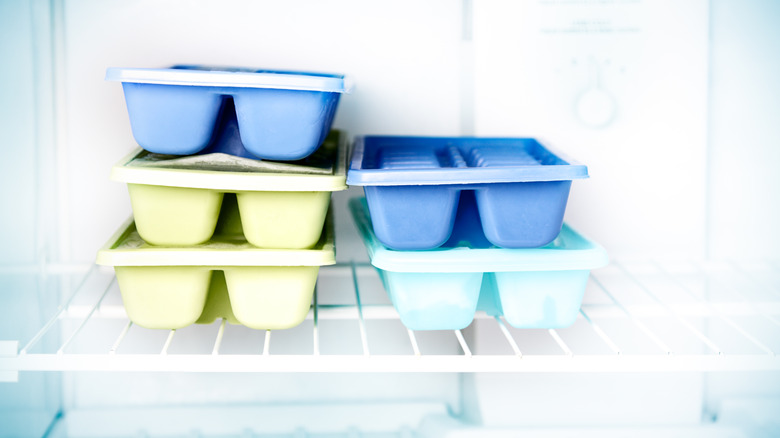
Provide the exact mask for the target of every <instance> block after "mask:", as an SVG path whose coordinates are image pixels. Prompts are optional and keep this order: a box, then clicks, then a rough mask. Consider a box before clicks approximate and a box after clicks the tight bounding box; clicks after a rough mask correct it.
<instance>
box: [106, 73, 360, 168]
mask: <svg viewBox="0 0 780 438" xmlns="http://www.w3.org/2000/svg"><path fill="white" fill-rule="evenodd" d="M106 80H108V81H119V82H122V86H123V89H124V93H125V101H126V103H127V111H128V114H129V116H130V125H131V127H132V130H133V136H134V137H135V139H136V141H137V142H138V144H139V145H140V146H141V147H143V148H144V149H146V150H148V151H150V152H155V153H160V154H169V155H192V154H196V153H200V152H202V151H204V150H206V149H207V148H208V149H209V150H208V152H226V153H231V154H234V155H240V156H245V157H252V158H262V159H271V160H299V159H302V158H305V157H307V156H308V155H310V154H311V153H312V152H314V151H315V150H316V149H317V147H319V145H320V144H321V143H322V141H323V140H324V139H325V136H326V135H327V133H328V131H329V130H330V127H331V125H332V123H333V118H334V116H335V114H336V107H337V106H338V102H339V97H340V95H341V93H348V92H349V91H350V89H351V86H350V85H349V81H348V80H347V79H346V78H345V77H344V76H343V75H335V74H327V73H304V72H291V71H273V70H252V69H245V68H234V67H204V66H189V65H187V66H174V67H172V68H167V69H143V68H109V69H108V70H107V71H106ZM224 132H234V133H235V136H236V137H239V134H240V138H239V144H240V145H241V147H240V148H236V147H232V148H229V149H225V147H224V146H225V142H223V141H220V137H221V135H220V134H221V133H224Z"/></svg>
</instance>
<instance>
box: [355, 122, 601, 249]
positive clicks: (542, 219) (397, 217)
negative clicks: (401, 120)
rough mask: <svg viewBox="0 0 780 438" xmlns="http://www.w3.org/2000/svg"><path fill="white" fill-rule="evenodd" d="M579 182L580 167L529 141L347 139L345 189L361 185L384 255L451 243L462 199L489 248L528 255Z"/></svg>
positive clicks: (557, 227) (553, 230)
mask: <svg viewBox="0 0 780 438" xmlns="http://www.w3.org/2000/svg"><path fill="white" fill-rule="evenodd" d="M587 177H588V169H587V167H586V166H584V165H582V164H580V163H578V162H576V161H574V160H572V159H569V158H566V157H565V156H564V155H563V154H561V153H558V152H553V151H552V150H551V149H550V148H548V147H545V146H542V145H541V144H540V143H539V142H538V141H537V140H535V139H532V138H469V137H455V138H439V137H378V136H367V137H358V138H357V139H356V140H355V146H354V150H353V154H352V161H351V164H350V168H349V173H348V174H347V184H348V185H357V186H363V190H364V192H365V194H366V198H367V199H368V207H369V209H370V211H371V217H372V220H373V227H374V231H375V232H376V235H377V237H378V238H379V240H380V241H381V242H382V243H384V244H385V245H387V246H388V247H390V248H393V249H398V250H423V249H432V248H437V247H439V246H441V245H448V244H450V243H452V242H448V240H452V233H453V229H454V227H455V226H456V223H457V221H458V219H457V215H456V212H457V211H458V210H459V207H458V205H459V204H460V203H463V202H464V198H467V197H468V198H469V199H470V197H473V198H475V200H476V202H470V201H469V205H470V206H473V208H475V209H476V210H477V211H478V215H477V219H476V223H474V224H473V225H474V226H479V227H481V228H482V230H483V232H484V235H485V237H486V238H487V240H488V241H489V242H490V243H492V244H493V245H496V246H500V247H505V248H534V247H539V246H543V245H546V244H548V243H550V242H551V241H552V240H553V239H555V237H556V236H557V235H558V233H559V232H560V231H561V226H562V224H563V215H564V212H565V210H566V203H567V201H568V197H569V189H570V187H571V182H572V180H574V179H580V178H587ZM454 243H457V241H456V242H454Z"/></svg>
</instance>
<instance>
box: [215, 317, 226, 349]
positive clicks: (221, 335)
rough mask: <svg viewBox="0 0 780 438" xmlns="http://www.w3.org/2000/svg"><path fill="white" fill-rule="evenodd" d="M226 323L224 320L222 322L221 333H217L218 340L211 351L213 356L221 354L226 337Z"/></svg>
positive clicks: (220, 325) (220, 324)
mask: <svg viewBox="0 0 780 438" xmlns="http://www.w3.org/2000/svg"><path fill="white" fill-rule="evenodd" d="M225 323H227V320H225V318H222V322H220V323H219V331H217V339H216V340H215V341H214V348H213V349H212V350H211V354H214V355H217V354H219V346H220V344H222V337H223V336H224V335H225Z"/></svg>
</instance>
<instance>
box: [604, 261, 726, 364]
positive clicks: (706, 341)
mask: <svg viewBox="0 0 780 438" xmlns="http://www.w3.org/2000/svg"><path fill="white" fill-rule="evenodd" d="M614 265H615V266H616V267H617V268H618V269H620V270H621V271H622V272H623V273H624V274H625V275H626V277H628V278H629V279H631V281H632V282H633V283H634V284H636V285H637V286H639V289H641V290H642V292H644V293H645V294H646V295H647V296H649V297H650V298H652V299H653V301H655V302H656V303H658V304H660V305H661V306H663V307H664V308H665V309H666V310H667V311H668V312H669V314H670V315H672V316H674V318H675V319H676V320H677V321H678V322H680V324H682V325H684V326H685V327H686V328H687V329H688V330H690V331H691V332H692V333H693V334H694V336H696V337H697V338H699V340H701V341H702V342H703V343H704V345H706V346H707V347H709V348H710V349H711V350H712V351H713V352H714V353H716V354H723V351H722V350H721V348H720V347H718V345H717V344H715V342H713V341H712V339H710V338H709V337H707V336H706V335H705V334H704V333H702V332H701V330H699V329H697V328H696V326H694V325H693V324H691V322H690V321H688V320H687V319H685V318H683V317H682V316H680V315H679V314H678V313H677V312H675V310H674V309H672V308H671V306H669V305H668V304H666V303H664V302H663V301H661V300H660V299H659V298H658V297H657V296H656V295H655V294H654V293H653V291H651V290H650V288H649V287H647V286H646V285H645V284H644V283H642V282H641V281H639V279H638V278H636V276H634V275H633V274H631V273H630V272H629V271H628V269H626V268H625V267H624V266H623V265H621V264H619V263H614Z"/></svg>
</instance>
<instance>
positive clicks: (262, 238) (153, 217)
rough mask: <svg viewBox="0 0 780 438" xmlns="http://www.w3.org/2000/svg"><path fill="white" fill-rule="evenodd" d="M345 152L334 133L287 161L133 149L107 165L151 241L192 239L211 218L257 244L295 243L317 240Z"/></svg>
mask: <svg viewBox="0 0 780 438" xmlns="http://www.w3.org/2000/svg"><path fill="white" fill-rule="evenodd" d="M346 155H347V152H346V143H345V141H344V135H343V134H340V133H339V132H337V131H334V132H333V134H332V135H331V136H329V137H328V139H326V141H325V142H324V144H323V146H322V147H321V148H320V149H318V150H317V152H315V153H314V154H312V155H311V156H309V157H308V158H306V159H304V160H300V161H297V162H294V163H275V162H269V161H260V160H253V159H245V158H241V157H235V156H231V155H225V154H222V153H214V154H208V155H198V156H190V157H175V156H169V155H158V154H152V153H150V152H148V151H145V150H142V149H138V148H137V149H136V150H134V151H133V152H131V153H130V154H129V155H127V156H126V157H124V158H123V159H122V160H120V161H119V162H118V163H117V164H116V165H115V166H114V167H113V169H112V171H111V179H112V180H114V181H119V182H124V183H127V188H128V191H129V192H130V201H131V204H132V207H133V216H134V217H135V221H136V224H137V227H138V232H139V234H140V235H141V238H143V239H144V240H145V241H146V242H148V243H151V244H153V245H166V246H186V245H197V244H199V243H203V242H205V241H207V240H209V239H210V238H211V236H212V234H214V231H215V229H216V227H217V225H218V223H219V224H222V225H221V228H222V231H223V232H227V231H232V232H233V233H234V234H241V233H243V234H244V236H245V237H246V239H247V240H248V241H249V243H251V244H253V245H255V246H258V247H263V248H288V249H302V248H308V247H311V246H312V245H314V244H316V243H317V241H318V240H319V238H320V231H321V230H322V225H323V223H324V221H325V215H326V213H327V211H328V205H329V203H330V195H331V192H333V191H339V190H345V189H346V188H347V186H346V183H345V182H346ZM236 203H237V208H235V204H236ZM223 206H224V207H223Z"/></svg>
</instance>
